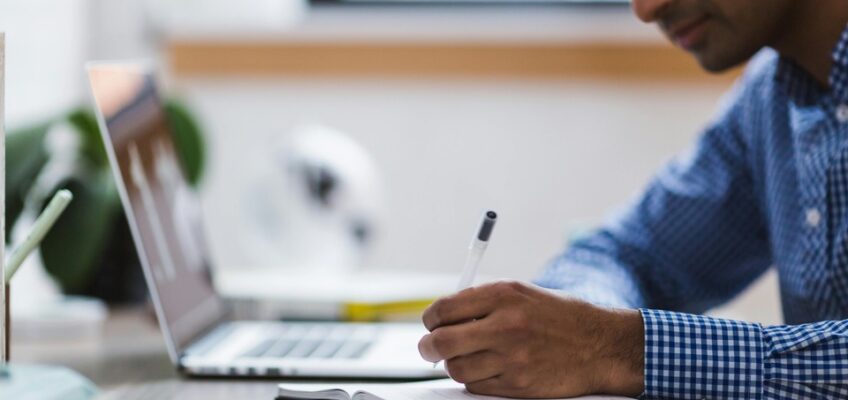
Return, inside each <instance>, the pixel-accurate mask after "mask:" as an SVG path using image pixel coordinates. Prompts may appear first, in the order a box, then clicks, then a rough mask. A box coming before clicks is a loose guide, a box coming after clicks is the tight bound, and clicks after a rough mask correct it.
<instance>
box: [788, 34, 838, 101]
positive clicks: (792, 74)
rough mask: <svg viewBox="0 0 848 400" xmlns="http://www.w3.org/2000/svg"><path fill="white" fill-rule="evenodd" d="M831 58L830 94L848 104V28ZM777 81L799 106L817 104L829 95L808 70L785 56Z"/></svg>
mask: <svg viewBox="0 0 848 400" xmlns="http://www.w3.org/2000/svg"><path fill="white" fill-rule="evenodd" d="M831 57H832V59H833V66H832V67H831V70H830V76H829V77H828V83H829V84H830V94H831V95H832V96H833V97H834V98H835V99H836V100H837V101H839V102H848V26H846V29H844V30H843V31H842V35H840V37H839V41H838V42H837V43H836V46H835V47H834V49H833V52H832V53H831ZM775 80H776V81H777V82H778V84H779V85H780V86H781V87H782V88H783V90H784V91H785V92H786V94H787V95H788V96H789V97H790V98H792V99H793V100H795V101H796V102H797V103H799V104H812V103H815V102H817V101H818V100H819V99H820V98H821V96H822V95H824V94H826V93H828V92H827V91H825V90H824V89H823V88H822V87H821V86H820V85H819V84H818V83H817V82H816V81H815V79H813V77H812V76H811V75H810V74H809V73H808V72H807V71H806V70H804V69H803V68H801V67H800V66H799V65H798V64H796V63H795V62H794V61H793V60H791V59H789V58H787V57H783V56H781V57H780V59H779V61H778V64H777V70H776V71H775Z"/></svg>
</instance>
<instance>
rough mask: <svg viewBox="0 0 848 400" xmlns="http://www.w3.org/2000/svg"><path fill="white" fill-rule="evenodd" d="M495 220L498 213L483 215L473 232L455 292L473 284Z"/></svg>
mask: <svg viewBox="0 0 848 400" xmlns="http://www.w3.org/2000/svg"><path fill="white" fill-rule="evenodd" d="M497 220H498V213H496V212H494V211H492V210H489V211H486V212H484V213H483V219H482V220H481V221H480V227H478V228H477V230H476V231H474V237H473V238H471V244H470V245H468V256H466V257H465V266H464V267H462V275H460V277H459V283H458V284H457V285H456V290H457V291H460V290H462V289H465V288H468V287H470V286H471V284H472V283H474V276H476V275H477V267H479V266H480V260H482V259H483V254H484V253H485V252H486V247H488V246H489V238H490V237H491V236H492V230H494V229H495V222H497ZM437 365H439V362H438V361H437V362H434V363H433V368H436V366H437Z"/></svg>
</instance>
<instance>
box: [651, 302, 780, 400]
mask: <svg viewBox="0 0 848 400" xmlns="http://www.w3.org/2000/svg"><path fill="white" fill-rule="evenodd" d="M639 311H641V313H642V320H643V321H644V324H645V392H644V393H643V395H642V397H641V398H643V399H668V398H673V399H704V398H706V399H759V398H762V396H763V356H764V354H763V328H762V326H760V325H759V324H753V323H747V322H740V321H732V320H726V319H719V318H711V317H705V316H700V315H692V314H684V313H677V312H670V311H658V310H650V309H640V310H639Z"/></svg>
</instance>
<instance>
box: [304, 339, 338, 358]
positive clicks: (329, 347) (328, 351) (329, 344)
mask: <svg viewBox="0 0 848 400" xmlns="http://www.w3.org/2000/svg"><path fill="white" fill-rule="evenodd" d="M343 344H344V342H343V341H340V340H325V341H324V342H322V343H321V344H320V345H319V346H318V348H317V349H315V351H313V352H312V354H310V355H309V357H311V358H331V357H333V355H334V354H336V352H338V351H339V349H341V348H342V345H343Z"/></svg>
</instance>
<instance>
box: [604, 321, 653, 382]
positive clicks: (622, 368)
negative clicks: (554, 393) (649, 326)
mask: <svg viewBox="0 0 848 400" xmlns="http://www.w3.org/2000/svg"><path fill="white" fill-rule="evenodd" d="M603 314H604V315H605V317H604V318H605V319H606V320H607V321H606V324H605V325H606V326H607V327H608V329H605V330H604V331H605V332H604V335H602V336H603V337H604V339H603V340H602V341H601V342H602V346H603V348H602V349H601V351H600V354H599V355H600V357H599V358H598V361H599V363H598V364H597V370H596V372H597V376H598V377H601V378H602V379H601V381H600V382H599V383H600V385H599V387H598V388H597V391H598V392H600V393H605V394H618V395H625V396H631V397H636V396H639V395H640V394H642V392H643V391H644V388H645V384H644V371H645V326H644V322H643V320H642V315H641V313H640V312H639V311H638V310H629V309H606V310H604V312H603Z"/></svg>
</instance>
